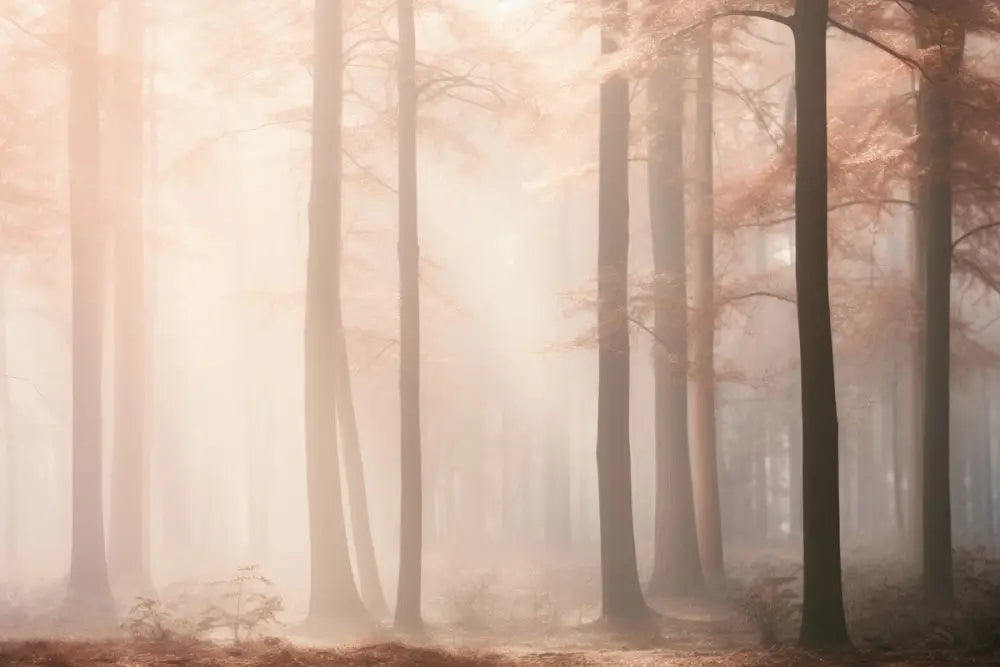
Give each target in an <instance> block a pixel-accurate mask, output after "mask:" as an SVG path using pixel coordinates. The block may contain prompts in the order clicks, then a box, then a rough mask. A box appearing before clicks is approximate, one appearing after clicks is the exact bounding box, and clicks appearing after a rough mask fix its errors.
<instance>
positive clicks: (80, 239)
mask: <svg viewBox="0 0 1000 667" xmlns="http://www.w3.org/2000/svg"><path fill="white" fill-rule="evenodd" d="M100 4H101V3H100V2H99V0H72V2H71V3H70V27H69V34H70V51H69V55H70V79H69V110H68V115H69V169H70V175H69V209H70V256H71V262H72V279H73V288H72V289H73V539H72V553H71V557H70V575H69V597H68V603H69V605H70V606H71V607H73V608H76V609H79V610H81V611H82V610H85V613H86V614H87V615H88V616H89V617H90V619H91V620H93V621H95V622H104V621H106V620H109V619H111V618H112V617H113V615H114V602H113V601H112V599H111V589H110V586H109V585H108V568H107V561H106V558H105V552H104V509H103V501H102V495H103V494H102V489H101V486H102V471H101V468H102V461H101V459H102V454H101V368H102V362H101V359H102V354H101V351H102V350H101V347H102V346H101V318H102V315H103V312H104V308H103V303H104V299H103V287H104V256H105V230H104V226H103V224H102V222H101V214H100V210H99V209H100V192H99V188H100V120H99V119H100V110H99V101H98V100H99V92H98V91H99V89H100V72H99V65H98V23H99V21H98V17H99V14H100Z"/></svg>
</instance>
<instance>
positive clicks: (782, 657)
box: [0, 640, 1000, 667]
mask: <svg viewBox="0 0 1000 667" xmlns="http://www.w3.org/2000/svg"><path fill="white" fill-rule="evenodd" d="M998 662H1000V655H992V656H991V655H973V654H968V653H961V652H955V651H922V652H887V653H879V652H870V651H857V652H852V653H841V654H811V653H805V652H801V651H798V650H794V649H790V648H782V649H777V650H774V651H764V650H744V651H714V652H713V651H699V652H694V653H692V652H689V651H678V650H673V649H663V648H658V649H647V650H628V649H623V648H616V649H579V650H565V651H549V652H541V653H532V652H522V651H510V650H501V649H497V650H493V651H486V650H482V651H480V650H448V649H441V648H429V647H416V646H406V645H403V644H399V643H386V644H376V645H372V646H362V647H350V648H336V649H333V648H315V647H301V646H295V645H292V644H287V643H285V642H281V641H266V642H257V643H253V644H246V645H242V646H222V645H219V644H212V643H208V642H149V643H147V642H137V641H133V640H109V641H93V642H82V641H81V642H71V641H19V642H7V643H0V665H39V666H45V667H76V666H80V667H84V666H91V665H192V666H199V667H200V666H205V667H208V666H210V665H211V666H214V665H219V666H229V665H232V666H235V665H246V666H250V665H255V666H256V665H259V666H261V667H272V666H273V667H280V666H295V665H302V666H308V665H399V666H400V667H402V666H404V665H405V666H420V665H426V666H431V665H459V666H461V665H466V666H469V667H472V666H479V665H595V666H596V665H649V666H652V665H677V666H691V667H710V666H718V667H739V666H746V667H750V666H756V665H761V666H763V665H779V666H781V665H788V666H791V665H803V666H804V665H872V666H875V665H879V666H886V667H888V666H890V665H891V666H894V667H906V666H911V665H913V666H916V665H921V666H923V665H926V666H931V665H970V666H974V665H984V666H985V665H996V664H998Z"/></svg>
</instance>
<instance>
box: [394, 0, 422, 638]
mask: <svg viewBox="0 0 1000 667" xmlns="http://www.w3.org/2000/svg"><path fill="white" fill-rule="evenodd" d="M397 10H398V19H399V75H398V80H399V128H398V131H399V248H398V251H399V341H400V354H399V401H400V428H401V441H400V465H401V466H402V470H401V491H400V519H399V523H400V527H399V529H400V540H399V588H398V590H397V597H396V626H397V627H398V628H401V629H405V630H417V629H419V628H420V627H421V626H422V624H423V621H422V619H421V615H420V584H421V570H422V567H421V558H422V551H423V547H422V543H423V523H422V513H423V510H422V503H421V497H422V490H421V481H422V474H421V469H422V468H421V465H422V464H421V454H420V287H419V275H420V268H419V264H420V247H419V244H418V242H417V82H416V26H415V24H414V15H413V0H398V3H397Z"/></svg>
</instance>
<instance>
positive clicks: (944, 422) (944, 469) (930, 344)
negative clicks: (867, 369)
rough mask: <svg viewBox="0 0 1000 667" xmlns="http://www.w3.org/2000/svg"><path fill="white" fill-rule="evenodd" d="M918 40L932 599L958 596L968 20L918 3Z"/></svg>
mask: <svg viewBox="0 0 1000 667" xmlns="http://www.w3.org/2000/svg"><path fill="white" fill-rule="evenodd" d="M916 16H917V46H918V48H920V49H921V51H923V52H925V53H927V54H928V56H927V58H926V66H925V69H924V75H923V77H922V79H921V81H920V89H919V92H918V96H917V106H918V108H917V132H918V139H917V142H918V144H917V157H918V164H919V179H920V182H919V185H918V193H917V194H918V196H917V202H918V214H917V215H918V217H919V218H920V222H919V223H918V224H919V226H920V228H921V229H922V231H923V233H924V235H925V238H924V244H923V250H924V252H925V255H924V267H925V271H926V273H925V275H924V307H925V309H926V319H925V340H924V359H923V371H924V377H923V383H922V389H923V398H924V401H923V429H922V431H923V433H922V435H923V462H924V463H923V507H922V511H921V514H922V516H923V584H924V594H925V595H926V596H927V598H928V599H929V600H931V601H933V602H947V601H950V600H951V599H952V598H953V597H954V583H953V575H952V535H951V530H952V527H951V482H950V474H951V472H950V444H949V428H950V426H949V424H950V422H949V411H950V406H951V390H950V385H951V373H950V359H951V261H952V238H951V234H952V150H953V144H954V137H953V132H954V129H953V125H954V123H953V120H952V119H953V116H954V111H953V108H952V105H953V96H954V90H953V87H954V84H955V83H956V81H957V77H958V72H959V69H960V67H961V62H962V58H963V54H964V51H965V32H964V29H963V26H962V25H961V24H959V23H957V22H955V21H952V20H950V19H949V17H948V16H947V14H946V13H943V12H932V11H928V10H920V11H918V12H917V14H916Z"/></svg>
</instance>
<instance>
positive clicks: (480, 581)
mask: <svg viewBox="0 0 1000 667" xmlns="http://www.w3.org/2000/svg"><path fill="white" fill-rule="evenodd" d="M495 586H496V575H494V574H483V575H481V576H479V577H478V578H476V579H474V580H467V581H465V582H462V583H460V584H458V585H456V586H454V587H453V588H452V589H451V590H449V591H448V593H447V594H446V596H445V600H444V602H445V605H446V607H447V612H448V616H449V617H450V619H451V621H452V622H453V623H455V625H457V626H459V627H462V628H468V629H477V630H478V629H483V628H485V627H487V625H488V622H487V619H488V617H489V616H490V615H491V614H492V612H493V610H494V607H495V601H496V593H495V591H494V588H495Z"/></svg>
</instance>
